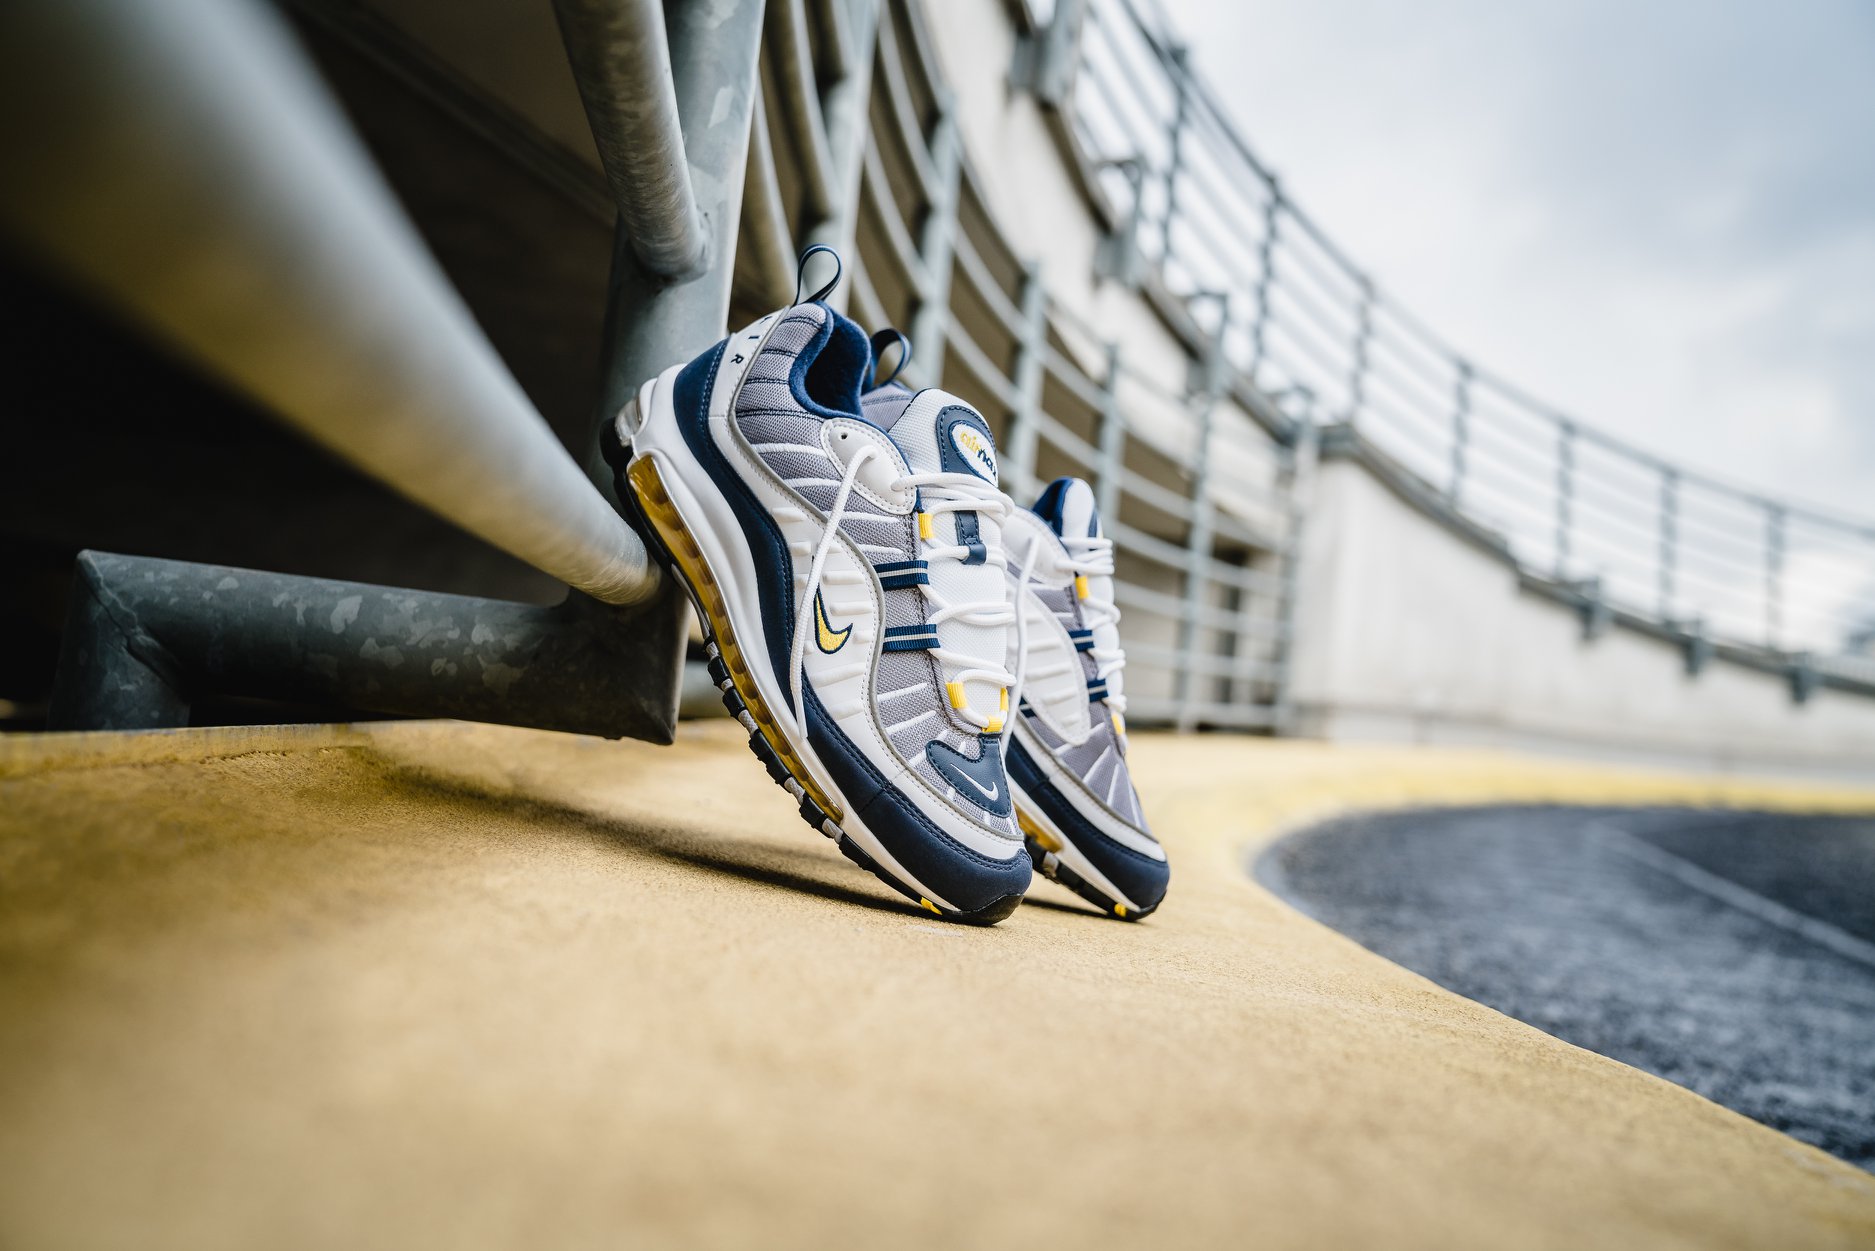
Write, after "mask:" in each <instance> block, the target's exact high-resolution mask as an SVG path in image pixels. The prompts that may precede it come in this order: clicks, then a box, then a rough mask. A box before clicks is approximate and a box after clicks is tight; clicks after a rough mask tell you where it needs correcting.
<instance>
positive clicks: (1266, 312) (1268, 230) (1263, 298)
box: [1250, 178, 1283, 386]
mask: <svg viewBox="0 0 1875 1251" xmlns="http://www.w3.org/2000/svg"><path fill="white" fill-rule="evenodd" d="M1282 204H1283V197H1282V191H1281V189H1280V188H1279V187H1278V186H1277V184H1276V180H1275V179H1273V178H1272V179H1270V181H1269V198H1268V199H1266V200H1264V201H1263V237H1262V238H1260V239H1258V240H1257V281H1256V287H1255V289H1254V291H1253V293H1252V294H1253V297H1254V299H1255V301H1256V315H1255V317H1254V318H1253V319H1252V320H1251V322H1250V382H1251V385H1253V386H1261V385H1262V372H1263V361H1264V357H1265V356H1266V354H1267V353H1268V350H1269V349H1268V343H1267V341H1266V340H1267V334H1268V329H1269V324H1270V292H1271V289H1272V288H1274V287H1275V285H1276V247H1277V237H1276V232H1277V231H1278V229H1280V227H1281V224H1282Z"/></svg>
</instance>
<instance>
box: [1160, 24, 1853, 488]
mask: <svg viewBox="0 0 1875 1251" xmlns="http://www.w3.org/2000/svg"><path fill="white" fill-rule="evenodd" d="M1167 8H1168V9H1169V10H1170V12H1171V16H1172V19H1173V21H1174V23H1175V24H1176V26H1177V28H1178V29H1180V30H1182V31H1184V32H1186V33H1187V34H1188V35H1189V34H1195V33H1198V32H1202V33H1203V38H1200V39H1194V40H1193V41H1192V42H1193V47H1194V55H1195V56H1196V58H1197V60H1198V64H1199V66H1200V69H1201V72H1203V73H1205V74H1206V76H1207V77H1208V78H1209V79H1210V81H1211V82H1212V83H1213V84H1214V86H1215V87H1216V89H1217V90H1218V92H1219V93H1220V95H1221V96H1223V97H1224V99H1225V101H1226V103H1227V105H1228V106H1229V108H1230V109H1231V111H1232V112H1233V113H1234V114H1235V115H1236V117H1237V119H1238V121H1239V125H1240V129H1242V131H1243V132H1244V133H1245V135H1246V136H1247V137H1248V138H1249V140H1250V142H1251V143H1252V145H1253V146H1254V147H1255V148H1256V149H1257V150H1258V151H1259V152H1260V153H1261V154H1262V156H1263V157H1264V158H1265V159H1266V160H1267V161H1268V162H1269V163H1270V164H1272V165H1273V166H1275V168H1276V169H1277V170H1278V172H1279V173H1281V174H1282V175H1283V177H1284V181H1285V183H1286V185H1287V187H1288V189H1289V191H1290V192H1291V194H1292V195H1293V196H1294V197H1295V198H1296V199H1297V200H1298V201H1299V202H1300V203H1301V204H1302V205H1303V206H1304V207H1305V208H1306V209H1307V210H1308V211H1309V212H1310V213H1311V214H1312V215H1313V216H1315V217H1316V218H1317V219H1318V220H1319V221H1321V223H1322V224H1323V225H1324V227H1325V228H1326V229H1327V230H1328V231H1329V232H1330V234H1331V235H1333V236H1334V237H1336V238H1337V239H1338V240H1339V241H1340V242H1341V244H1342V246H1343V247H1344V248H1345V249H1346V250H1347V251H1348V252H1349V253H1350V254H1352V255H1353V256H1354V257H1355V258H1356V259H1357V261H1359V262H1360V263H1362V264H1363V265H1364V266H1366V267H1367V268H1368V269H1369V270H1370V272H1372V273H1373V274H1374V276H1375V277H1376V279H1377V280H1378V281H1379V282H1380V283H1381V285H1382V286H1383V287H1385V288H1386V289H1387V290H1389V291H1390V292H1392V293H1393V295H1394V296H1395V297H1396V298H1398V299H1399V300H1401V301H1402V302H1403V303H1404V304H1405V305H1406V306H1407V307H1409V308H1412V309H1414V310H1415V311H1417V312H1418V313H1419V314H1420V315H1421V316H1423V317H1424V318H1425V319H1426V320H1427V321H1428V322H1430V323H1431V324H1432V325H1433V326H1434V327H1435V328H1436V329H1437V330H1439V331H1440V332H1441V333H1442V334H1443V335H1444V336H1445V337H1446V338H1448V339H1449V340H1450V341H1452V342H1453V343H1455V344H1456V345H1457V346H1458V347H1459V348H1460V349H1461V350H1463V351H1465V352H1467V353H1468V354H1471V355H1473V356H1475V357H1476V358H1477V359H1478V360H1480V361H1482V362H1484V363H1485V364H1486V365H1487V366H1489V367H1491V368H1492V369H1494V370H1496V371H1497V372H1498V373H1500V374H1503V375H1504V376H1506V377H1509V378H1510V379H1512V380H1513V381H1515V382H1517V383H1518V384H1519V385H1521V386H1523V387H1524V388H1525V389H1526V390H1529V391H1531V392H1533V393H1535V394H1537V395H1539V396H1541V397H1543V398H1545V399H1546V400H1548V401H1550V402H1551V403H1553V404H1554V405H1556V406H1557V407H1558V408H1560V409H1562V410H1564V411H1567V412H1570V413H1572V414H1573V415H1575V416H1577V417H1579V418H1581V419H1583V420H1584V421H1586V422H1589V423H1590V424H1595V425H1599V426H1601V427H1603V428H1605V429H1608V430H1610V431H1612V432H1615V433H1617V434H1621V435H1623V436H1625V437H1628V438H1630V439H1632V440H1633V441H1635V442H1638V443H1640V444H1642V445H1643V446H1646V447H1649V448H1652V449H1654V450H1656V451H1658V452H1660V453H1661V454H1663V455H1665V456H1668V457H1669V458H1672V459H1677V460H1683V461H1685V462H1687V463H1689V464H1691V465H1693V466H1695V467H1701V468H1704V469H1707V470H1709V471H1711V472H1713V473H1715V474H1718V475H1720V476H1723V477H1727V478H1730V479H1735V480H1739V481H1742V482H1744V483H1747V484H1750V485H1754V486H1757V487H1759V488H1761V489H1764V490H1766V491H1770V492H1774V493H1780V494H1787V495H1791V496H1794V497H1798V498H1802V499H1808V500H1812V501H1815V502H1818V503H1821V504H1825V505H1828V506H1833V507H1835V508H1837V509H1840V510H1845V511H1850V512H1853V513H1856V514H1859V515H1863V516H1868V515H1875V141H1872V140H1871V136H1875V9H1871V8H1869V7H1868V6H1866V5H1861V4H1858V3H1855V2H1854V0H1805V2H1804V3H1800V4H1794V5H1785V6H1745V5H1741V4H1721V5H1713V4H1706V3H1694V2H1693V0H1664V2H1657V3H1654V4H1649V5H1645V6H1636V5H1631V4H1622V3H1616V2H1614V0H1588V2H1586V3H1567V4H1564V3H1553V4H1542V5H1502V4H1493V3H1488V2H1485V0H1427V2H1426V3H1423V4H1420V5H1415V6H1406V5H1399V4H1395V3H1380V2H1379V0H1328V2H1324V0H1260V2H1259V3H1256V4H1253V5H1244V4H1237V3H1221V2H1218V0H1167Z"/></svg>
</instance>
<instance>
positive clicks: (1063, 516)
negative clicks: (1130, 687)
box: [1035, 478, 1123, 699]
mask: <svg viewBox="0 0 1875 1251" xmlns="http://www.w3.org/2000/svg"><path fill="white" fill-rule="evenodd" d="M1035 515H1036V516H1038V517H1040V518H1041V519H1042V520H1043V521H1045V522H1047V523H1048V526H1049V528H1050V529H1051V530H1053V531H1054V532H1055V533H1056V534H1058V535H1060V536H1061V537H1062V538H1064V539H1071V538H1088V539H1099V538H1105V537H1106V536H1105V535H1104V534H1103V533H1102V532H1101V528H1100V505H1099V504H1098V503H1096V502H1095V500H1094V488H1093V487H1091V486H1089V485H1088V484H1087V483H1086V482H1084V481H1083V480H1081V479H1080V478H1057V479H1056V480H1055V481H1054V482H1052V483H1050V484H1049V486H1048V489H1047V490H1046V491H1043V492H1042V497H1041V498H1040V499H1038V500H1036V501H1035ZM1083 581H1084V582H1085V587H1086V589H1085V596H1086V599H1087V601H1088V602H1089V603H1095V604H1102V605H1105V606H1107V607H1109V608H1110V607H1112V606H1113V578H1112V577H1111V576H1109V575H1107V574H1090V575H1088V576H1087V577H1086V578H1085V579H1083ZM1077 593H1080V592H1078V591H1077ZM1093 630H1094V644H1095V646H1097V647H1099V648H1100V649H1101V650H1102V651H1117V650H1119V646H1120V631H1119V629H1118V627H1116V626H1114V625H1113V624H1111V623H1110V622H1107V621H1102V622H1101V623H1100V624H1099V625H1096V626H1094V627H1093ZM1103 676H1105V677H1106V679H1107V690H1108V693H1109V696H1108V697H1109V698H1110V699H1119V698H1120V697H1121V691H1122V685H1123V681H1122V675H1121V673H1120V672H1118V671H1115V672H1112V673H1108V674H1104V675H1103Z"/></svg>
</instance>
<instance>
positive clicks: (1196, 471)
mask: <svg viewBox="0 0 1875 1251" xmlns="http://www.w3.org/2000/svg"><path fill="white" fill-rule="evenodd" d="M1229 329H1230V302H1229V300H1228V298H1225V299H1224V302H1223V312H1222V314H1221V315H1220V316H1219V318H1218V326H1217V333H1216V336H1215V337H1214V338H1213V339H1212V341H1211V343H1210V346H1209V348H1208V350H1207V352H1206V354H1205V361H1204V374H1203V381H1202V383H1201V386H1200V388H1199V390H1198V392H1197V395H1196V397H1195V398H1196V399H1197V401H1198V403H1197V412H1196V418H1197V422H1198V437H1197V442H1196V446H1195V447H1194V448H1193V451H1192V456H1193V459H1192V481H1191V529H1190V531H1189V533H1188V535H1187V538H1186V544H1185V604H1184V609H1185V611H1184V615H1183V616H1182V617H1181V618H1180V620H1179V626H1178V673H1177V675H1176V677H1175V680H1174V684H1173V698H1174V700H1175V701H1176V702H1177V705H1178V718H1177V726H1178V729H1179V730H1181V731H1185V730H1192V729H1196V728H1197V726H1198V719H1199V718H1198V705H1199V702H1200V701H1199V698H1198V673H1197V667H1198V666H1197V661H1198V633H1199V631H1198V618H1199V616H1200V614H1201V612H1202V610H1203V607H1204V601H1205V593H1206V590H1207V589H1208V588H1209V587H1210V585H1211V579H1210V577H1209V569H1210V565H1211V560H1212V555H1211V540H1212V536H1213V534H1214V533H1215V531H1216V526H1217V522H1216V507H1217V506H1216V505H1215V504H1214V503H1213V502H1212V500H1211V435H1212V431H1213V428H1214V424H1215V418H1216V415H1217V402H1218V396H1219V395H1220V394H1222V392H1223V386H1224V372H1225V368H1226V366H1225V361H1224V338H1225V335H1226V334H1227V333H1228V331H1229Z"/></svg>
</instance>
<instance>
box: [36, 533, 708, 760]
mask: <svg viewBox="0 0 1875 1251" xmlns="http://www.w3.org/2000/svg"><path fill="white" fill-rule="evenodd" d="M78 566H79V568H78V577H77V579H76V580H75V583H74V589H73V604H72V612H71V616H70V619H69V620H70V625H69V627H68V629H67V632H66V638H65V646H64V650H63V652H62V654H61V656H60V664H59V674H58V680H57V685H56V687H55V689H54V692H53V700H52V710H51V718H50V719H51V726H52V728H54V729H65V730H95V729H149V728H157V727H164V726H180V725H187V724H189V716H190V705H191V703H192V701H193V700H195V699H198V698H201V697H204V696H207V695H211V694H212V695H239V696H256V697H263V698H269V699H277V700H289V701H293V702H296V703H301V704H308V705H314V706H319V707H328V708H332V709H335V710H359V711H369V712H380V713H392V714H397V715H403V716H421V717H459V718H463V719H467V720H475V721H492V722H498V723H501V724H505V725H520V726H531V727H534V728H538V729H549V730H569V731H572V732H575V733H580V734H598V735H603V736H605V737H607V738H620V737H630V738H643V739H650V740H652V741H654V742H661V743H668V742H670V741H671V736H672V733H673V731H674V728H675V722H676V715H677V697H678V686H679V682H680V680H681V676H682V661H683V649H684V642H685V624H686V618H685V616H684V608H683V604H682V603H681V601H674V600H673V599H672V598H670V597H666V596H660V597H658V598H657V599H655V600H653V601H652V602H651V603H649V604H647V605H644V606H642V607H639V608H635V609H619V608H613V607H610V606H608V605H603V604H600V603H598V602H597V601H594V600H590V599H587V598H586V597H584V596H579V595H575V596H573V597H571V598H569V599H568V600H566V601H565V602H564V603H561V604H558V605H554V606H552V607H542V606H539V605H534V604H516V603H508V602H505V601H501V600H489V599H480V598H476V597H473V596H466V595H443V594H438V593H434V592H427V591H412V590H403V589H400V588H394V587H383V586H371V585H368V584H365V583H358V582H340V581H334V580H330V579H326V578H304V577H295V576H291V575H288V574H278V573H263V572H259V571H256V570H252V569H236V568H231V567H228V566H224V565H199V564H191V563H188V562H184V561H172V560H154V559H150V558H147V557H137V556H118V555H112V554H109V553H102V552H85V553H83V554H81V555H80V557H79V561H78Z"/></svg>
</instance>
